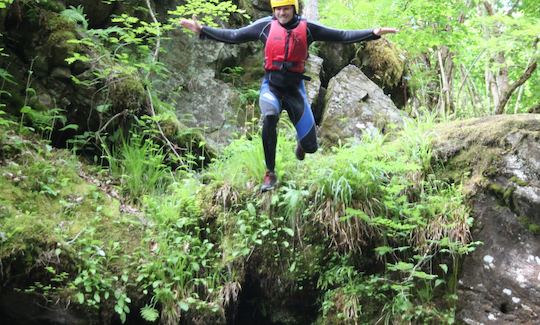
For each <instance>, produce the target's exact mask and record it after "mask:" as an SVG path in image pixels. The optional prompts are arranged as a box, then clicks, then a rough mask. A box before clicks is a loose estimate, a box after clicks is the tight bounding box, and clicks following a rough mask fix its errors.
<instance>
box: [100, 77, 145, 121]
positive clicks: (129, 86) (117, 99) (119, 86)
mask: <svg viewBox="0 0 540 325" xmlns="http://www.w3.org/2000/svg"><path fill="white" fill-rule="evenodd" d="M120 70H121V69H120ZM107 84H108V89H109V97H110V98H111V102H112V106H113V111H114V112H115V113H119V112H121V111H122V110H124V109H127V110H128V111H131V112H134V113H137V112H140V111H141V108H142V106H143V104H145V98H146V94H145V91H144V87H143V84H142V82H141V80H140V79H139V78H138V77H137V76H136V75H135V74H134V73H128V72H120V73H113V74H111V76H110V77H109V78H108V81H107Z"/></svg>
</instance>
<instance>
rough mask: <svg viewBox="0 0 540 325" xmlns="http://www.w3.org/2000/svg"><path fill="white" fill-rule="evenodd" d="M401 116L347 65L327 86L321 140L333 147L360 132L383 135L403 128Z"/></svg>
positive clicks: (390, 103) (361, 74) (356, 136)
mask: <svg viewBox="0 0 540 325" xmlns="http://www.w3.org/2000/svg"><path fill="white" fill-rule="evenodd" d="M404 118H405V115H404V113H402V112H401V111H399V110H398V109H397V108H396V106H395V105H394V103H392V101H391V100H390V98H388V96H386V95H385V94H384V93H383V92H382V90H381V89H380V88H379V87H378V86H377V85H376V84H375V83H373V82H372V81H371V80H369V79H368V78H367V77H366V76H365V75H364V73H362V71H361V70H360V69H359V68H357V67H355V66H353V65H349V66H347V67H346V68H345V69H343V70H342V71H341V72H340V73H339V74H338V75H337V76H336V77H335V78H333V79H332V80H331V81H330V83H329V85H328V92H327V93H326V96H325V104H324V114H323V122H322V128H321V137H322V138H323V140H324V141H326V142H328V143H330V144H335V143H337V142H338V140H340V139H341V140H345V139H347V138H358V137H360V136H361V135H362V133H364V132H381V133H384V132H386V131H387V129H388V128H389V127H390V125H391V124H392V125H396V126H400V125H402V124H403V121H404Z"/></svg>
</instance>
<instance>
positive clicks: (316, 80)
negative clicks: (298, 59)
mask: <svg viewBox="0 0 540 325" xmlns="http://www.w3.org/2000/svg"><path fill="white" fill-rule="evenodd" d="M322 65H323V59H321V58H320V57H318V56H316V55H310V56H309V58H308V60H307V62H306V73H305V74H306V76H308V77H310V78H311V80H310V81H306V82H305V85H306V95H307V98H308V103H309V104H310V105H311V109H312V110H314V111H315V108H316V106H317V101H318V99H319V90H320V88H321V78H320V75H321V70H322ZM315 115H317V114H315Z"/></svg>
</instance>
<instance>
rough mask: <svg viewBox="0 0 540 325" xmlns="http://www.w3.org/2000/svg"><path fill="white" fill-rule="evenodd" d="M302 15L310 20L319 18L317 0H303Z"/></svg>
mask: <svg viewBox="0 0 540 325" xmlns="http://www.w3.org/2000/svg"><path fill="white" fill-rule="evenodd" d="M302 16H304V17H305V18H306V19H309V20H311V21H318V20H319V0H307V1H305V6H304V10H303V11H302Z"/></svg>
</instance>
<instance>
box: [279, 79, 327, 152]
mask: <svg viewBox="0 0 540 325" xmlns="http://www.w3.org/2000/svg"><path fill="white" fill-rule="evenodd" d="M283 102H284V106H285V108H286V109H287V113H288V114H289V118H290V119H291V121H292V122H293V124H294V127H295V128H296V139H297V140H298V147H297V150H296V156H297V158H298V159H300V160H302V159H303V158H304V152H307V153H314V152H316V151H317V149H318V148H319V147H318V144H317V132H316V127H315V118H314V117H313V112H312V111H311V106H310V105H309V103H308V101H307V96H306V89H305V87H304V82H303V81H302V82H301V83H300V85H299V86H298V89H296V90H293V91H290V92H289V93H288V94H287V96H285V98H284V100H283Z"/></svg>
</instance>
